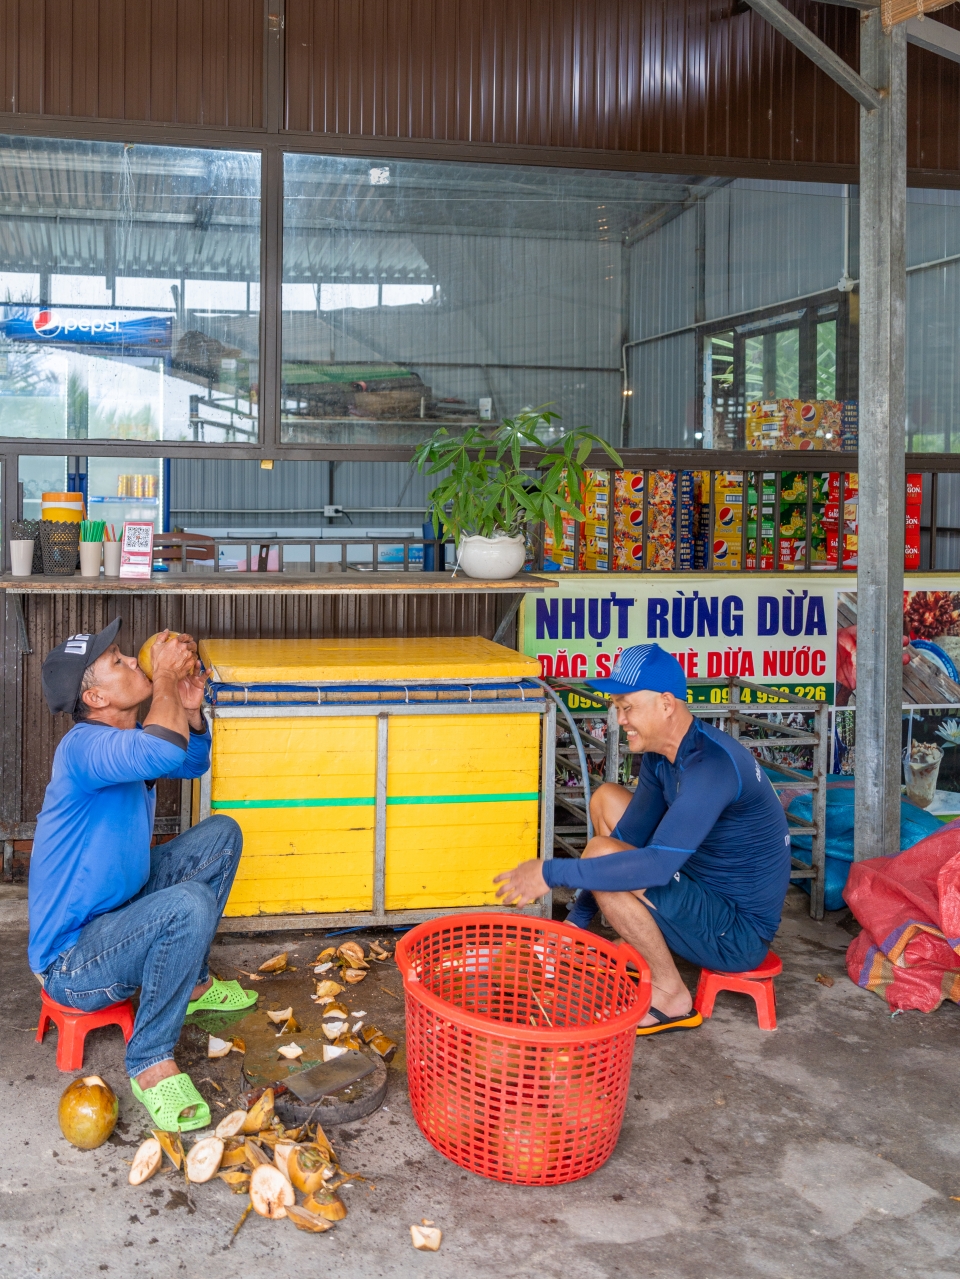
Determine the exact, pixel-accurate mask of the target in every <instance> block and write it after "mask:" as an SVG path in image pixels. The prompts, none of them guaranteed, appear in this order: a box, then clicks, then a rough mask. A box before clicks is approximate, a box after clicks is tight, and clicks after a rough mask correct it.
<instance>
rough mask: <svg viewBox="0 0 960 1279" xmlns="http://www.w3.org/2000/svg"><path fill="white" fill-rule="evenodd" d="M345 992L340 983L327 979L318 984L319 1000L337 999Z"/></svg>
mask: <svg viewBox="0 0 960 1279" xmlns="http://www.w3.org/2000/svg"><path fill="white" fill-rule="evenodd" d="M342 990H343V987H342V986H341V985H340V983H339V982H338V981H333V980H332V979H331V978H327V979H326V980H325V981H318V982H317V998H318V999H326V1000H328V1001H329V1000H330V999H336V997H337V995H339V994H340V992H341V991H342Z"/></svg>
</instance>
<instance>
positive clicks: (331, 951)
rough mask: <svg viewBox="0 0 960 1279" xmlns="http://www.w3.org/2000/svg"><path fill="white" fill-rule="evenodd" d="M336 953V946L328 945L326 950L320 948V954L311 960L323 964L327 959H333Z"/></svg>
mask: <svg viewBox="0 0 960 1279" xmlns="http://www.w3.org/2000/svg"><path fill="white" fill-rule="evenodd" d="M336 954H337V952H336V948H335V947H333V946H328V947H327V948H326V950H321V952H320V954H319V955H318V956H317V957H316V959H315V960H314V961H313V962H314V963H315V964H325V963H326V962H327V960H328V959H329V960H332V959H334V958H335V957H336Z"/></svg>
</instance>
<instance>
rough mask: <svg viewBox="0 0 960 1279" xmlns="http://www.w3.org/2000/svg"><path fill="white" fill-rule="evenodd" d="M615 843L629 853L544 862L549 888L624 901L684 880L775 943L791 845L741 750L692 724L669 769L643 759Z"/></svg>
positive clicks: (776, 807) (765, 783)
mask: <svg viewBox="0 0 960 1279" xmlns="http://www.w3.org/2000/svg"><path fill="white" fill-rule="evenodd" d="M614 838H616V839H620V840H622V841H623V842H624V843H627V844H632V845H634V847H633V848H631V849H629V850H628V851H626V852H621V853H610V854H609V855H608V856H606V857H587V858H584V859H582V860H580V861H574V860H565V859H555V860H553V861H547V862H544V863H543V877H544V879H545V880H546V881H547V883H548V884H549V885H550V887H551V888H554V887H557V886H560V885H562V886H564V887H567V888H586V889H598V890H600V891H601V892H603V891H606V892H624V891H631V890H633V889H637V888H653V887H655V886H657V885H661V884H666V883H668V882H669V880H670V879H671V877H672V876H673V875H674V874H676V872H677V871H678V870H679V869H680V867H681V866H682V867H683V868H684V871H685V873H686V874H688V875H690V876H692V877H693V878H694V879H697V880H699V881H700V883H702V884H703V885H704V886H705V887H707V888H710V889H712V890H713V891H714V892H716V893H718V894H720V896H722V897H725V898H726V899H727V900H728V901H732V902H733V903H734V904H735V905H736V906H737V907H738V908H739V909H740V910H741V911H742V912H743V913H744V914H745V915H747V916H748V917H749V919H750V921H751V922H752V923H753V925H754V926H755V927H756V929H757V932H758V933H759V935H760V936H761V937H762V938H764V939H765V940H771V939H772V938H773V937H774V935H775V934H776V931H777V929H778V928H779V927H780V913H781V910H782V909H783V899H784V897H785V896H786V892H787V887H788V885H789V882H790V836H789V834H788V833H787V820H786V817H785V816H784V812H783V809H782V808H781V806H780V801H779V799H778V798H777V794H776V792H775V791H774V789H773V787H772V786H771V785H770V781H769V779H768V778H767V776H766V774H765V773H764V772H763V769H762V768H761V767H760V765H759V764H758V763H757V761H756V759H755V758H754V756H753V755H752V754H751V753H750V751H748V750H747V748H746V747H745V746H741V744H740V743H739V742H738V741H736V740H735V739H734V738H732V737H731V736H730V735H729V734H727V733H722V732H720V731H719V729H716V728H713V727H712V726H711V725H709V724H704V723H702V722H701V721H700V720H697V719H694V721H693V723H692V724H691V725H690V727H689V729H688V730H687V732H686V735H685V736H684V738H683V741H682V742H681V743H680V746H679V749H678V750H677V757H676V759H675V760H674V762H673V763H672V764H671V763H670V761H669V760H668V759H667V758H666V757H665V756H663V755H656V754H654V753H652V752H647V753H645V754H644V756H643V759H642V761H641V764H640V777H639V779H638V782H637V789H636V791H635V792H634V796H633V799H632V800H631V801H630V804H629V806H628V808H627V810H626V812H625V813H624V814H623V817H622V818H621V819H620V822H619V823H618V825H617V829H616V830H615V831H614Z"/></svg>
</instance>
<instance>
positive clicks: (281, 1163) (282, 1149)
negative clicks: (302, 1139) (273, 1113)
mask: <svg viewBox="0 0 960 1279" xmlns="http://www.w3.org/2000/svg"><path fill="white" fill-rule="evenodd" d="M295 1150H299V1146H298V1145H297V1143H296V1142H295V1141H288V1140H287V1139H286V1138H284V1139H283V1140H282V1141H278V1142H277V1144H276V1145H275V1146H274V1148H273V1162H274V1164H275V1165H276V1167H277V1168H279V1169H280V1171H281V1172H282V1173H283V1175H284V1176H285V1177H286V1178H287V1180H288V1181H289V1179H290V1169H289V1168H288V1167H287V1163H288V1161H289V1159H290V1156H291V1155H292V1154H293V1152H294V1151H295Z"/></svg>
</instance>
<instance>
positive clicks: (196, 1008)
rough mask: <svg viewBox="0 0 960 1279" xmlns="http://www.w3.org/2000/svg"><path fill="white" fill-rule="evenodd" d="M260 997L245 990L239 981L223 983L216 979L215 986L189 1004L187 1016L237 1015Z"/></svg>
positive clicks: (253, 992) (214, 980)
mask: <svg viewBox="0 0 960 1279" xmlns="http://www.w3.org/2000/svg"><path fill="white" fill-rule="evenodd" d="M259 998H260V996H259V995H258V994H257V992H256V991H255V990H244V989H243V987H242V986H241V985H240V983H239V982H238V981H221V980H220V978H219V977H214V979H213V985H212V986H211V987H210V989H209V990H205V991H204V992H203V994H202V995H201V996H200V998H199V999H193V1000H191V1002H190V1003H189V1004H187V1016H188V1017H189V1016H190V1014H191V1013H235V1012H240V1011H241V1010H242V1009H244V1008H249V1007H250V1006H251V1004H255V1003H256V1002H257V1000H258V999H259Z"/></svg>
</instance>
